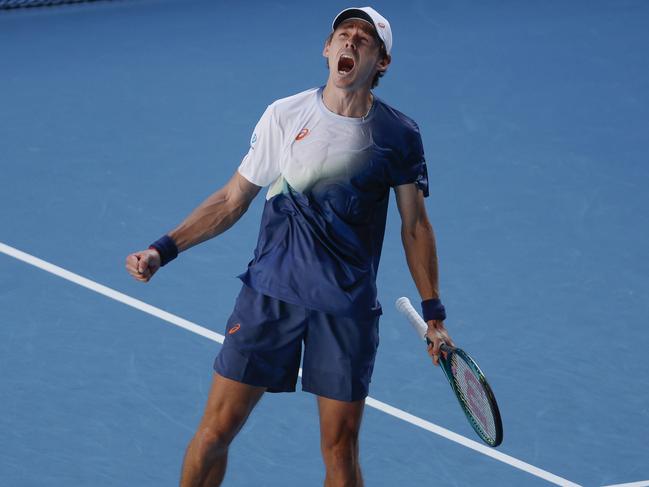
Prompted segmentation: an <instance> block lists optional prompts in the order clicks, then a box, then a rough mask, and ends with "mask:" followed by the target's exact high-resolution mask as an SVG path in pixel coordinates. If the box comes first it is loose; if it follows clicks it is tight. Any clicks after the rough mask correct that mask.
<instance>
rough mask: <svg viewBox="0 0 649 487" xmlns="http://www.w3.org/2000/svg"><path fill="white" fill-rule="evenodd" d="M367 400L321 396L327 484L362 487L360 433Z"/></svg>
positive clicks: (321, 432) (322, 447)
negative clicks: (359, 451) (347, 400)
mask: <svg viewBox="0 0 649 487" xmlns="http://www.w3.org/2000/svg"><path fill="white" fill-rule="evenodd" d="M364 406H365V399H361V400H359V401H353V402H346V401H337V400H335V399H328V398H325V397H322V396H318V411H319V412H320V448H321V449H322V458H323V460H324V463H325V466H326V469H327V474H326V477H325V482H324V485H325V487H363V477H362V475H361V467H360V462H359V458H358V433H359V431H360V428H361V419H362V418H363V408H364Z"/></svg>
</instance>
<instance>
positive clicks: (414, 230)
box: [126, 7, 452, 487]
mask: <svg viewBox="0 0 649 487" xmlns="http://www.w3.org/2000/svg"><path fill="white" fill-rule="evenodd" d="M391 49H392V31H391V29H390V24H389V22H388V21H387V20H386V19H385V18H384V17H383V16H381V15H380V14H379V13H378V12H377V11H375V10H374V9H372V8H370V7H364V8H349V9H346V10H343V11H342V12H341V13H339V14H338V15H337V16H336V17H335V19H334V21H333V24H332V33H331V35H330V36H329V37H328V38H327V39H326V41H325V44H324V50H323V56H324V57H325V58H326V59H327V65H328V68H329V76H328V79H327V83H326V85H325V86H324V87H322V88H314V89H310V90H307V91H304V92H302V93H298V94H296V95H294V96H290V97H288V98H284V99H281V100H278V101H275V102H274V103H272V104H271V105H270V106H268V108H267V109H266V111H265V112H264V114H263V115H262V117H261V119H260V120H259V122H258V123H257V126H256V127H255V130H254V132H253V134H252V138H251V140H250V149H249V151H248V153H247V154H246V156H245V157H244V158H243V161H242V162H241V164H240V166H239V168H238V170H237V171H236V172H235V174H234V176H232V179H230V181H229V182H228V183H227V184H226V185H225V186H224V187H223V188H221V189H220V190H218V191H217V192H215V193H214V194H213V195H211V196H210V197H208V198H207V199H206V200H205V201H204V202H203V203H202V204H201V205H200V206H199V207H198V208H196V209H195V210H194V211H193V212H192V213H191V214H190V215H189V216H188V217H187V218H186V220H185V221H183V222H182V223H181V224H180V226H178V227H177V228H176V229H175V230H173V231H172V232H170V233H169V234H168V235H165V236H163V237H162V238H161V239H159V240H158V241H156V242H154V243H153V244H152V245H151V247H150V248H149V249H147V250H143V251H141V252H136V253H134V254H131V255H129V256H128V257H127V259H126V268H127V270H128V272H129V273H130V274H131V275H132V276H133V277H135V278H136V279H137V280H139V281H142V282H147V281H148V280H149V279H151V277H152V276H153V274H155V272H156V271H157V270H158V269H159V268H160V266H163V265H165V264H166V263H168V262H169V261H170V260H172V259H173V258H175V257H176V256H177V254H178V253H179V252H182V251H184V250H187V249H188V248H190V247H192V246H194V245H196V244H198V243H200V242H203V241H205V240H207V239H209V238H212V237H214V236H216V235H219V234H221V233H223V232H224V231H225V230H227V229H228V228H230V227H231V226H232V225H233V224H234V223H235V222H236V221H237V220H238V219H239V218H240V217H241V215H243V213H245V211H246V210H247V208H248V206H249V205H250V202H251V201H252V199H253V198H254V197H255V196H256V195H257V193H258V192H259V191H260V189H261V188H262V187H268V190H267V193H266V203H265V207H264V211H263V214H262V217H261V228H260V232H259V239H258V242H257V247H256V249H255V252H254V258H253V259H252V260H251V262H250V263H249V265H248V268H247V270H246V271H245V272H244V273H243V274H242V275H240V276H239V277H240V279H241V280H242V281H243V286H242V288H241V291H240V294H239V296H238V298H237V300H236V304H235V305H234V310H233V312H232V315H231V316H230V318H229V320H228V322H227V326H226V333H225V337H226V338H225V343H224V344H223V347H222V348H221V350H220V352H219V354H218V356H217V357H216V360H215V362H214V369H215V374H214V378H213V383H212V388H211V390H210V393H209V397H208V400H207V406H206V409H205V413H204V416H203V418H202V420H201V422H200V425H199V426H198V429H197V431H196V434H195V436H194V438H193V439H192V441H191V443H190V444H189V447H188V449H187V453H186V455H185V460H184V465H183V471H182V478H181V485H182V486H183V487H190V486H208V485H209V486H216V485H220V483H221V481H222V479H223V476H224V474H225V469H226V463H227V454H228V447H229V445H230V443H231V442H232V440H233V439H234V437H235V436H236V434H237V433H238V431H239V430H240V429H241V427H242V426H243V424H244V422H245V421H246V418H247V417H248V415H249V414H250V412H251V411H252V409H253V408H254V406H255V404H256V403H257V402H258V401H259V399H260V397H261V396H262V394H263V393H264V392H266V391H268V392H291V391H294V390H295V386H296V381H297V376H298V368H299V366H300V359H301V355H302V352H303V354H304V355H303V359H302V360H303V362H302V367H303V376H302V389H303V390H304V391H308V392H311V393H313V394H315V395H316V396H317V401H318V409H319V415H320V430H321V449H322V455H323V459H324V463H325V466H326V477H325V481H324V485H325V486H329V487H333V486H343V485H344V486H361V485H363V480H362V476H361V470H360V466H359V453H358V452H359V448H358V434H359V429H360V425H361V418H362V415H363V407H364V403H365V398H366V396H367V395H368V387H369V382H370V378H371V376H372V370H373V367H374V357H375V354H376V350H377V346H378V343H379V335H378V323H379V315H381V305H380V303H379V301H378V300H377V290H376V274H377V270H378V264H379V258H380V255H381V247H382V244H383V235H384V230H385V222H386V214H387V208H388V201H389V194H390V188H394V191H395V193H396V200H397V205H398V208H399V213H400V215H401V220H402V226H401V238H402V241H403V246H404V249H405V254H406V259H407V262H408V266H409V268H410V272H411V274H412V277H413V279H414V281H415V283H416V286H417V289H418V290H419V293H420V294H421V297H422V299H423V302H422V307H423V315H424V318H425V319H426V321H427V323H428V335H429V337H430V338H431V339H432V340H433V345H432V346H431V347H429V353H430V355H431V356H432V357H433V361H434V362H435V363H436V364H437V362H438V359H439V353H440V350H439V348H440V343H441V342H442V341H444V342H446V343H448V344H452V340H451V338H450V337H449V335H448V333H447V331H446V329H445V327H444V319H445V312H444V307H443V306H442V304H441V302H440V300H439V290H438V270H437V254H436V248H435V238H434V235H433V231H432V227H431V225H430V223H429V221H428V217H427V215H426V209H425V206H424V197H425V196H428V177H427V171H426V163H425V160H424V153H423V147H422V141H421V137H420V134H419V129H418V127H417V125H416V123H415V122H414V121H413V120H411V119H410V118H408V117H406V116H405V115H403V114H402V113H400V112H398V111H397V110H395V109H394V108H392V107H390V106H389V105H388V104H387V103H385V102H384V101H382V100H380V99H379V98H377V97H376V96H374V94H373V93H372V88H374V87H375V86H376V85H377V84H378V82H379V78H380V77H381V76H383V75H384V74H385V72H386V70H387V69H388V66H389V64H390V59H391V58H390V51H391ZM302 349H303V350H302Z"/></svg>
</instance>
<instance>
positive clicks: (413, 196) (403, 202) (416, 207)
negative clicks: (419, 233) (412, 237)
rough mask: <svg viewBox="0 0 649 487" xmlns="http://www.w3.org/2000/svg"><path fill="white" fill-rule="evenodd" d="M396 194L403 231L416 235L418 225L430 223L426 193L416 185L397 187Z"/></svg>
mask: <svg viewBox="0 0 649 487" xmlns="http://www.w3.org/2000/svg"><path fill="white" fill-rule="evenodd" d="M394 192H395V195H396V198H397V208H398V209H399V215H400V216H401V231H402V232H405V233H414V232H415V230H416V228H417V225H418V224H421V223H427V222H428V217H427V215H426V205H425V204H424V193H423V191H421V190H420V189H419V188H418V187H417V185H416V184H414V183H411V184H402V185H400V186H396V187H395V188H394Z"/></svg>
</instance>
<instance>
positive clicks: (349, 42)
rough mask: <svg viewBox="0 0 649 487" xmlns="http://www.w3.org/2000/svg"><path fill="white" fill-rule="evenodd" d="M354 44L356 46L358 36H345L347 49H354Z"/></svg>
mask: <svg viewBox="0 0 649 487" xmlns="http://www.w3.org/2000/svg"><path fill="white" fill-rule="evenodd" d="M356 46H358V37H357V36H351V37H349V38H347V42H345V47H347V48H349V49H356Z"/></svg>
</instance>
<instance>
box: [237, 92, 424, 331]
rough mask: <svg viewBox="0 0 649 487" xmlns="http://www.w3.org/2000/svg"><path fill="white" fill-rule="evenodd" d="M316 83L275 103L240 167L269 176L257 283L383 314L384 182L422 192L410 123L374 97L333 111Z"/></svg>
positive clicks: (272, 292)
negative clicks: (357, 107)
mask: <svg viewBox="0 0 649 487" xmlns="http://www.w3.org/2000/svg"><path fill="white" fill-rule="evenodd" d="M322 93H323V88H322V87H321V88H314V89H310V90H307V91H304V92H302V93H298V94H296V95H294V96H290V97H288V98H283V99H281V100H277V101H275V102H274V103H272V104H271V105H270V106H268V108H267V109H266V111H265V112H264V114H263V115H262V117H261V119H260V120H259V122H258V123H257V125H256V127H255V130H254V132H253V134H252V138H251V139H250V149H249V151H248V153H247V154H246V156H245V157H244V158H243V161H242V162H241V165H240V166H239V169H238V170H239V173H240V174H241V175H242V176H243V177H244V178H246V179H247V180H248V181H250V182H251V183H253V184H255V185H257V186H269V188H268V192H267V195H266V202H265V206H264V210H263V215H262V219H261V228H260V232H259V239H258V241H257V247H256V249H255V252H254V258H253V259H252V260H251V261H250V263H249V264H248V268H247V270H246V272H244V273H243V274H241V275H240V276H239V278H240V279H241V280H242V281H243V283H244V284H246V285H247V286H249V287H251V288H252V289H254V290H256V291H258V292H259V293H262V294H265V295H267V296H271V297H274V298H277V299H280V300H282V301H285V302H287V303H291V304H296V305H301V306H304V307H305V308H309V309H315V310H320V311H324V312H326V313H330V314H333V315H339V316H347V317H353V318H356V317H357V318H370V317H372V316H377V315H380V314H381V312H382V311H381V305H380V303H379V301H378V299H377V290H376V275H377V271H378V266H379V259H380V257H381V248H382V245H383V236H384V233H385V222H386V217H387V209H388V201H389V194H390V188H391V187H395V186H399V185H402V184H407V183H415V184H416V185H417V186H418V187H419V188H420V189H421V190H422V191H423V192H424V196H428V175H427V170H426V162H425V159H424V152H423V146H422V141H421V136H420V134H419V128H418V127H417V124H416V123H415V122H414V121H413V120H411V119H410V118H408V117H407V116H405V115H403V114H402V113H400V112H399V111H397V110H395V109H394V108H392V107H390V106H389V105H387V104H386V103H384V102H383V101H381V100H380V99H378V98H377V97H374V101H373V104H372V107H371V109H370V111H369V112H368V113H367V115H366V116H365V117H363V118H351V117H344V116H341V115H338V114H335V113H333V112H331V111H330V110H329V109H328V108H327V107H326V106H325V105H324V102H323V101H322Z"/></svg>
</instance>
